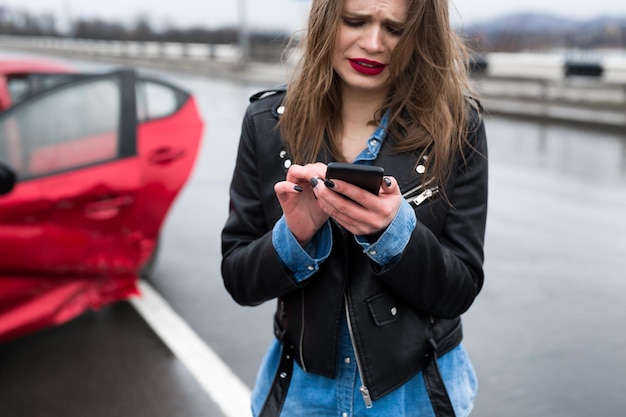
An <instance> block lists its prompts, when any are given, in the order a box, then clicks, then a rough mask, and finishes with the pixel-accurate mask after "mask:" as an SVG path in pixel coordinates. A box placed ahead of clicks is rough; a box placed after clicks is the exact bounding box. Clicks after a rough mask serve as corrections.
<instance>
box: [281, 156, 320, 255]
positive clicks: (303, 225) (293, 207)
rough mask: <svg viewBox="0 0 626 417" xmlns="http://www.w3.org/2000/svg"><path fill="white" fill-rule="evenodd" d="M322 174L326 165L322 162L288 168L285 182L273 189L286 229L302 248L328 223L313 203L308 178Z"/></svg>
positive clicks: (309, 179) (315, 202)
mask: <svg viewBox="0 0 626 417" xmlns="http://www.w3.org/2000/svg"><path fill="white" fill-rule="evenodd" d="M325 173H326V165H324V164H322V163H316V164H308V165H305V166H302V165H292V166H291V167H290V168H289V171H287V178H286V179H285V181H281V182H279V183H276V185H275V186H274V192H275V193H276V197H278V201H279V203H280V206H281V207H282V209H283V214H284V215H285V220H286V221H287V226H288V227H289V230H291V233H293V235H294V236H295V237H296V239H297V240H298V242H299V243H300V244H301V245H302V246H304V245H306V243H307V242H308V241H309V240H311V238H313V236H315V233H317V231H318V230H319V229H320V228H321V227H322V226H323V225H324V223H326V221H327V220H328V214H326V213H325V212H324V211H323V210H322V209H321V208H320V206H319V205H318V204H317V201H316V199H315V198H316V197H315V195H314V194H313V192H312V190H311V189H312V185H311V179H312V178H319V177H323V176H324V174H325Z"/></svg>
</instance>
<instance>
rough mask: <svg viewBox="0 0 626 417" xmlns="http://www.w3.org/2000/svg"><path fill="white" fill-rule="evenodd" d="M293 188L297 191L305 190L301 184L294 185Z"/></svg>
mask: <svg viewBox="0 0 626 417" xmlns="http://www.w3.org/2000/svg"><path fill="white" fill-rule="evenodd" d="M293 189H294V190H296V191H297V192H299V193H301V192H302V191H304V188H302V187H300V186H299V185H294V186H293Z"/></svg>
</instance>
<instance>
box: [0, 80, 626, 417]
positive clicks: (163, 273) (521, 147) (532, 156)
mask: <svg viewBox="0 0 626 417" xmlns="http://www.w3.org/2000/svg"><path fill="white" fill-rule="evenodd" d="M163 75H164V76H166V77H168V78H170V79H172V80H174V81H175V82H177V83H179V84H182V85H183V86H185V87H187V88H188V89H190V90H191V91H192V92H193V93H194V94H195V95H196V97H197V98H198V103H199V105H200V108H201V111H202V113H203V116H204V118H205V121H206V123H207V129H206V131H205V137H204V142H203V145H202V148H201V152H200V155H199V158H198V162H197V165H196V168H195V170H194V173H193V175H192V178H191V180H190V181H189V183H188V185H187V186H186V188H185V189H184V190H183V192H182V193H181V195H180V197H179V198H178V200H177V201H176V203H175V206H174V208H173V210H172V211H171V213H170V215H169V216H168V219H167V221H166V224H165V229H164V231H163V242H162V247H161V253H160V257H159V259H158V262H157V265H156V272H155V275H154V277H153V278H152V279H151V281H150V283H151V284H152V286H153V287H154V288H155V289H156V290H157V291H158V292H159V293H160V294H161V295H162V296H163V297H164V298H165V299H166V301H167V302H168V303H169V304H170V305H171V306H172V307H173V308H174V310H175V311H176V312H177V313H178V314H179V315H180V316H181V317H182V318H183V319H184V320H185V321H186V322H187V323H188V324H189V325H190V326H191V328H192V329H193V330H194V331H195V332H196V333H197V334H198V335H199V336H200V338H201V339H202V340H203V341H204V342H205V343H206V344H207V345H208V346H209V347H210V348H211V349H212V350H213V351H214V352H215V353H217V354H218V355H219V356H220V357H221V358H222V360H223V361H224V362H225V363H226V364H227V365H228V366H229V367H230V368H231V369H232V370H233V372H234V373H235V374H236V375H237V376H238V377H239V378H240V379H241V380H242V381H243V382H244V383H245V384H247V385H248V386H249V387H251V386H252V384H253V382H254V376H255V373H256V368H257V366H258V364H259V362H260V360H261V357H262V355H263V353H264V349H265V346H266V345H267V344H268V342H269V341H270V339H271V337H272V321H271V314H272V310H273V306H272V305H271V303H268V304H266V305H263V306H260V307H256V308H244V307H240V306H237V305H236V304H235V303H234V302H232V300H231V299H230V298H229V296H228V294H227V293H226V292H225V290H224V289H223V285H222V281H221V278H220V273H219V260H220V241H219V233H220V230H221V227H222V224H223V222H224V220H225V219H226V215H227V204H228V200H227V191H228V184H229V181H230V176H231V174H232V169H233V164H234V155H235V152H236V147H237V140H238V136H239V128H240V123H241V117H242V114H243V111H244V110H245V106H246V104H247V97H248V96H249V95H250V94H252V93H253V92H255V91H257V90H258V89H260V88H263V87H264V86H261V85H241V84H236V83H234V82H230V81H223V80H209V79H205V78H200V77H190V76H186V75H185V76H182V75H177V74H173V73H163ZM491 113H492V114H490V115H488V116H487V118H486V125H487V133H488V140H489V148H490V201H489V204H490V209H489V218H488V226H487V240H486V262H485V270H486V282H485V287H484V290H483V292H482V293H481V295H480V296H479V298H478V299H477V301H476V303H475V305H474V306H473V307H472V308H471V309H470V311H469V312H468V313H467V314H466V316H465V318H464V321H465V345H466V348H467V350H468V351H469V353H470V355H471V357H472V359H473V361H474V365H475V367H476V370H477V373H478V375H479V379H480V391H479V397H478V399H477V402H476V408H475V412H474V413H473V414H472V415H473V416H477V417H502V416H507V417H528V416H549V417H560V416H563V417H565V416H568V417H587V416H590V415H598V416H611V417H612V416H615V417H617V416H622V415H623V414H624V411H623V410H624V409H625V408H626V398H625V396H624V394H623V393H624V392H626V378H624V376H625V375H626V333H625V332H624V331H623V330H622V329H623V328H624V326H623V323H624V322H626V305H625V303H624V302H625V301H626V133H624V132H609V131H598V130H585V129H581V128H579V127H576V128H573V127H568V126H564V125H551V124H545V123H539V122H536V121H524V120H515V119H505V118H502V117H498V116H497V114H495V113H496V112H495V111H494V110H491ZM86 409H87V410H89V411H88V412H86V411H85V410H86ZM0 415H2V416H7V417H8V416H29V417H30V416H60V415H63V416H64V417H72V416H84V415H90V416H143V415H145V416H177V417H185V416H200V415H204V416H207V415H208V416H222V415H223V414H222V412H221V411H220V410H219V409H218V408H217V407H216V405H215V402H214V400H213V399H211V398H210V397H209V396H207V395H206V394H205V393H204V392H203V391H202V390H201V389H200V388H199V386H198V384H197V383H196V381H195V380H194V378H193V377H192V376H191V374H190V373H189V372H188V370H187V369H185V368H184V367H183V366H182V365H181V364H180V362H179V361H177V359H176V357H174V356H173V355H172V354H171V353H170V351H169V350H168V349H167V347H166V346H165V345H164V344H163V343H162V342H161V341H160V340H159V338H158V337H157V336H156V335H155V334H154V333H153V332H152V331H151V330H150V329H149V328H148V326H147V325H146V324H145V323H144V322H143V320H142V319H141V317H140V316H139V315H138V314H137V313H136V311H135V310H134V309H133V308H132V306H131V305H130V304H128V303H120V304H119V305H116V306H113V307H110V308H107V309H104V310H103V311H100V312H98V313H93V314H87V315H85V316H83V317H81V318H79V319H78V320H76V321H74V322H72V323H70V324H68V325H65V326H62V327H60V328H57V329H52V330H49V331H45V332H42V333H40V334H36V335H33V336H29V337H26V338H24V339H21V340H18V341H15V342H12V343H9V344H6V345H4V346H0Z"/></svg>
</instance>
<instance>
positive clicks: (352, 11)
mask: <svg viewBox="0 0 626 417" xmlns="http://www.w3.org/2000/svg"><path fill="white" fill-rule="evenodd" d="M407 9H408V0H346V1H345V5H344V9H343V14H342V16H341V21H340V24H339V30H338V32H337V39H336V40H335V53H334V57H333V68H334V69H335V72H336V73H337V75H338V76H339V78H340V80H341V84H342V88H343V90H344V91H349V90H354V91H359V92H361V93H368V94H372V93H384V94H386V91H387V89H388V88H389V85H388V81H389V70H388V68H387V67H388V65H389V62H390V60H391V52H392V51H393V49H394V48H395V46H396V44H397V43H398V40H399V39H400V35H401V34H402V31H403V28H404V24H405V22H406V19H407Z"/></svg>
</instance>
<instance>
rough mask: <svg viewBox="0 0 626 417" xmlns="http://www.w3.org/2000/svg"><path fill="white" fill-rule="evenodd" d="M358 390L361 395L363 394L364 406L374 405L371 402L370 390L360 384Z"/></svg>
mask: <svg viewBox="0 0 626 417" xmlns="http://www.w3.org/2000/svg"><path fill="white" fill-rule="evenodd" d="M359 391H361V395H362V396H363V401H364V402H365V408H372V407H373V406H374V405H373V404H372V398H371V397H370V391H369V390H368V389H367V387H366V386H364V385H362V386H361V388H359Z"/></svg>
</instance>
